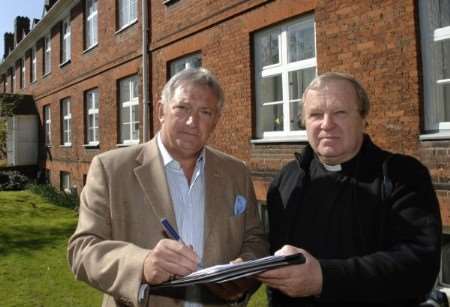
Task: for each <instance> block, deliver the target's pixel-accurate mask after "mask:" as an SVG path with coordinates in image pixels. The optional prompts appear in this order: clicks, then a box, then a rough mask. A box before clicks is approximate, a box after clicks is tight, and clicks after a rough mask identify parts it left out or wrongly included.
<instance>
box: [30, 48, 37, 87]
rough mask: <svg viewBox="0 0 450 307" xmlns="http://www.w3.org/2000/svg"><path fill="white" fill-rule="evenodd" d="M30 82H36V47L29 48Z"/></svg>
mask: <svg viewBox="0 0 450 307" xmlns="http://www.w3.org/2000/svg"><path fill="white" fill-rule="evenodd" d="M30 81H31V82H34V81H36V46H34V47H33V48H31V61H30Z"/></svg>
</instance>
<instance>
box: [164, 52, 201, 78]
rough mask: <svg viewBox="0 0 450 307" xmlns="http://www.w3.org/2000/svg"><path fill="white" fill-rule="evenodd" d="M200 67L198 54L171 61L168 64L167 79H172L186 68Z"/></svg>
mask: <svg viewBox="0 0 450 307" xmlns="http://www.w3.org/2000/svg"><path fill="white" fill-rule="evenodd" d="M201 66H202V57H201V55H200V53H196V54H192V55H188V56H185V57H182V58H179V59H176V60H173V61H171V62H170V64H169V67H170V69H169V73H170V75H169V77H172V76H173V75H175V74H176V73H178V72H180V71H182V70H183V69H186V68H199V67H201Z"/></svg>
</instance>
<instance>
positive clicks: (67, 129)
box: [61, 98, 72, 146]
mask: <svg viewBox="0 0 450 307" xmlns="http://www.w3.org/2000/svg"><path fill="white" fill-rule="evenodd" d="M61 120H62V125H61V127H62V133H61V135H62V144H63V145H64V146H71V145H72V142H71V122H72V112H71V110H70V99H69V98H65V99H63V100H62V101H61Z"/></svg>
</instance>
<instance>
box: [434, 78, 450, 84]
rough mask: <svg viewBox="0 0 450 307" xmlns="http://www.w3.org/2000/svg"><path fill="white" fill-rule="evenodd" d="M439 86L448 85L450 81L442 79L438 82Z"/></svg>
mask: <svg viewBox="0 0 450 307" xmlns="http://www.w3.org/2000/svg"><path fill="white" fill-rule="evenodd" d="M436 83H437V84H447V83H450V79H441V80H437V81H436Z"/></svg>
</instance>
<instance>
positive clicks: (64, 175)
mask: <svg viewBox="0 0 450 307" xmlns="http://www.w3.org/2000/svg"><path fill="white" fill-rule="evenodd" d="M59 180H60V186H61V191H63V192H65V193H67V194H70V193H72V185H71V181H72V180H71V178H70V173H69V172H65V171H61V172H60V173H59Z"/></svg>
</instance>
